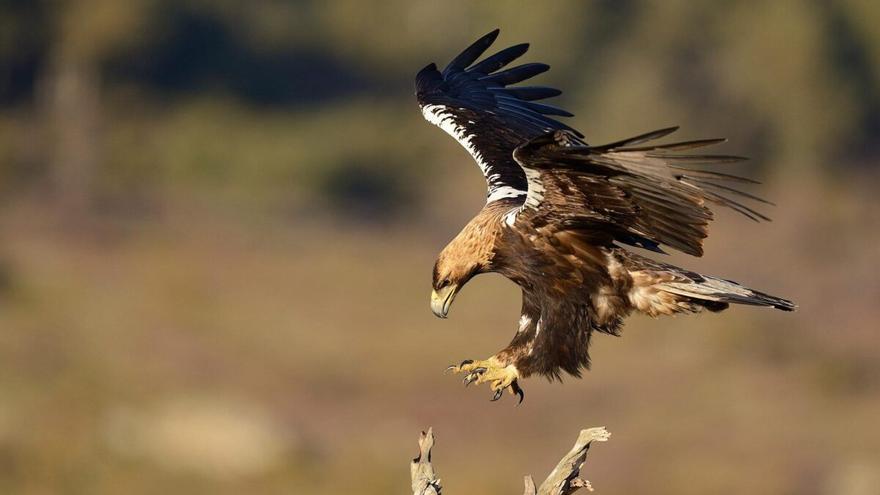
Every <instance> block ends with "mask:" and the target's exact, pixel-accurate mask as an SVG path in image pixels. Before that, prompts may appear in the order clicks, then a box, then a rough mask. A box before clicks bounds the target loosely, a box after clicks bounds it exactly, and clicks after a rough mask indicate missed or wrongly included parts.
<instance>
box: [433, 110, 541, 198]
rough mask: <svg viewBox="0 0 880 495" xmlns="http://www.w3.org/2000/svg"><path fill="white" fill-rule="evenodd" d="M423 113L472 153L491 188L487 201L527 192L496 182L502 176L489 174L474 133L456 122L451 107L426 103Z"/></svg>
mask: <svg viewBox="0 0 880 495" xmlns="http://www.w3.org/2000/svg"><path fill="white" fill-rule="evenodd" d="M422 115H423V116H424V117H425V120H427V121H428V122H430V123H432V124H434V125H436V126H437V127H439V128H441V129H443V130H444V131H446V133H447V134H449V135H450V136H452V137H453V139H455V140H456V141H458V143H459V144H460V145H462V146H463V147H464V149H466V150H467V152H468V153H470V155H471V156H472V157H473V158H474V161H476V162H477V166H478V167H480V171H481V172H482V173H483V177H485V178H486V184H487V185H488V187H489V190H488V192H487V193H486V203H491V202H493V201H498V200H499V199H504V198H516V197H519V196H522V195H523V194H526V192H525V191H521V190H519V189H517V188H515V187H511V186H505V185H497V184H495V181H497V180H498V179H499V178H500V176H499V175H498V174H492V175H489V173H488V171H489V165H488V164H487V163H486V161H485V160H484V159H483V154H482V153H480V151H479V150H478V149H477V147H476V146H474V144H473V139H474V134H473V133H469V132H468V130H467V128H465V126H463V125H458V124H457V123H456V122H455V116H454V115H453V114H452V112H451V111H450V109H449V107H447V106H445V105H425V106H423V107H422ZM468 122H469V123H471V124H473V123H474V122H473V121H468Z"/></svg>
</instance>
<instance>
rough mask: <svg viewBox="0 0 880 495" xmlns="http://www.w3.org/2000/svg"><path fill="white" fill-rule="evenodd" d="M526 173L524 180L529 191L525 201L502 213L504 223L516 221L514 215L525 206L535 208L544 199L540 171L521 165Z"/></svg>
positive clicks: (510, 223) (511, 223)
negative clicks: (527, 184) (526, 181)
mask: <svg viewBox="0 0 880 495" xmlns="http://www.w3.org/2000/svg"><path fill="white" fill-rule="evenodd" d="M523 171H524V172H525V173H526V180H528V183H529V192H528V193H527V194H526V201H525V202H524V203H523V204H522V206H519V207H517V208H514V209H512V210H510V211H509V212H507V213H506V214H505V215H504V223H505V224H506V225H507V226H512V225H513V224H514V223H515V222H516V217H517V216H518V215H519V214H520V213H522V212H523V210H525V209H526V208H531V209H533V210H537V209H538V206H540V205H541V202H542V201H544V184H543V183H542V182H541V172H540V171H538V170H535V169H532V168H526V167H523Z"/></svg>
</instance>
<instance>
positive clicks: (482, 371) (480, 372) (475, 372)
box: [471, 368, 486, 375]
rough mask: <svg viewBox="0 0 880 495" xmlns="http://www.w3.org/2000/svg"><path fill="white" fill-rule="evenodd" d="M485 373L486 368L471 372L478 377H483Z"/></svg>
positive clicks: (475, 369)
mask: <svg viewBox="0 0 880 495" xmlns="http://www.w3.org/2000/svg"><path fill="white" fill-rule="evenodd" d="M485 372H486V368H474V369H473V370H471V373H474V374H476V375H482V374H483V373H485Z"/></svg>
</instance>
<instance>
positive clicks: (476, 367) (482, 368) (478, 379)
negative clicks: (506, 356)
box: [446, 356, 525, 403]
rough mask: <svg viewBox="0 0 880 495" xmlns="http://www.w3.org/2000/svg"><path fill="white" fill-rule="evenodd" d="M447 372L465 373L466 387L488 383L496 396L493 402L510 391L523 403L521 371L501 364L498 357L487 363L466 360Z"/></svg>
mask: <svg viewBox="0 0 880 495" xmlns="http://www.w3.org/2000/svg"><path fill="white" fill-rule="evenodd" d="M446 370H447V371H452V372H453V373H464V374H465V377H464V380H463V381H464V384H465V386H468V385H470V384H471V383H476V384H480V383H488V384H489V388H491V389H492V391H493V392H494V395H493V396H492V400H493V401H496V400H498V399H500V398H501V395H502V394H503V393H504V390H509V391H510V393H511V394H512V395H516V396H518V397H519V403H522V401H523V398H524V397H525V393H524V392H523V390H522V387H520V386H519V383H518V381H517V380H518V378H519V371H518V370H517V369H516V366H514V365H513V364H506V363H503V362H501V361H500V360H499V359H498V358H497V357H495V356H492V357H490V358H489V359H486V360H485V361H474V360H471V359H466V360H464V361H462V362H461V364H459V365H454V364H453V365H451V366H449V367H448V368H446Z"/></svg>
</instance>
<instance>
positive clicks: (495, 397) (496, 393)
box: [492, 388, 504, 402]
mask: <svg viewBox="0 0 880 495" xmlns="http://www.w3.org/2000/svg"><path fill="white" fill-rule="evenodd" d="M503 393H504V389H503V388H499V389H498V390H496V391H495V395H493V396H492V402H495V401H496V400H498V399H500V398H501V394H503Z"/></svg>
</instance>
